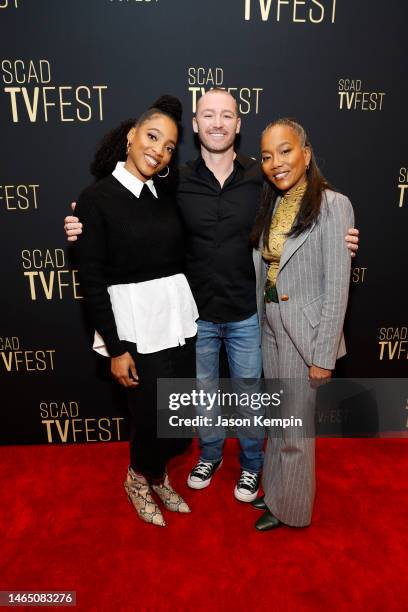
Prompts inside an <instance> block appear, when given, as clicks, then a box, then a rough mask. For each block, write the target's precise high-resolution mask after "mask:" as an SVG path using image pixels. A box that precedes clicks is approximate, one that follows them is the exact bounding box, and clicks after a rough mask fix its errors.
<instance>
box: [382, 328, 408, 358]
mask: <svg viewBox="0 0 408 612" xmlns="http://www.w3.org/2000/svg"><path fill="white" fill-rule="evenodd" d="M378 345H379V348H380V353H379V359H380V361H393V360H401V359H408V327H405V326H402V327H380V331H379V334H378Z"/></svg>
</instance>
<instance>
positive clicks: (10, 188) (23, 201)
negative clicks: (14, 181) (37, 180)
mask: <svg viewBox="0 0 408 612" xmlns="http://www.w3.org/2000/svg"><path fill="white" fill-rule="evenodd" d="M39 189H40V185H38V184H36V185H34V184H33V185H0V205H2V206H1V208H2V209H3V210H5V211H10V212H12V211H18V212H21V211H22V212H25V211H32V210H38V204H39Z"/></svg>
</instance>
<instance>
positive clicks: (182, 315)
mask: <svg viewBox="0 0 408 612" xmlns="http://www.w3.org/2000/svg"><path fill="white" fill-rule="evenodd" d="M112 175H113V176H114V177H115V178H116V179H117V180H118V181H119V182H120V183H121V184H122V185H123V186H124V187H126V189H128V190H129V191H130V192H131V193H133V195H134V196H135V197H136V198H139V196H140V193H141V191H142V188H143V185H147V187H148V188H149V189H150V191H151V192H152V193H153V195H154V196H155V197H156V198H157V192H156V189H155V186H154V183H153V181H152V180H151V179H150V180H148V181H146V183H143V181H141V180H140V179H138V178H137V177H136V176H134V175H133V174H131V173H130V172H128V170H126V169H125V167H124V162H118V163H117V164H116V168H115V170H114V171H113V172H112ZM135 205H136V206H137V202H136V201H135ZM108 293H109V295H110V299H111V304H112V310H113V314H114V317H115V322H116V327H117V330H118V336H119V338H120V340H127V341H128V342H134V343H135V344H136V345H137V350H138V352H139V353H155V352H157V351H162V350H164V349H167V348H172V347H175V346H179V345H183V344H185V343H186V338H192V337H193V336H195V335H196V333H197V324H196V322H195V321H196V319H198V310H197V306H196V303H195V301H194V298H193V294H192V293H191V289H190V286H189V284H188V282H187V279H186V277H185V276H184V274H174V275H173V276H166V277H164V278H155V279H153V280H150V281H145V282H142V283H128V284H124V285H111V286H110V287H108ZM93 348H94V350H95V351H96V352H98V353H100V354H101V355H104V356H106V357H109V353H108V351H107V349H106V346H105V343H104V341H103V338H102V337H101V336H100V334H99V333H98V332H97V331H95V337H94V343H93Z"/></svg>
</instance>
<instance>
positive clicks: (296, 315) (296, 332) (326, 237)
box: [254, 190, 354, 370]
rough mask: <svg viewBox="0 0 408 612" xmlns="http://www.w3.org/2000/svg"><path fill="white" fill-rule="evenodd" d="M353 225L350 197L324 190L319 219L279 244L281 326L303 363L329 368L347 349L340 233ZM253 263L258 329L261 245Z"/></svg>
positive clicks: (345, 265) (344, 253) (345, 259)
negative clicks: (283, 243) (305, 229)
mask: <svg viewBox="0 0 408 612" xmlns="http://www.w3.org/2000/svg"><path fill="white" fill-rule="evenodd" d="M275 207H276V204H275ZM353 226H354V213H353V208H352V206H351V203H350V201H349V199H348V198H347V197H346V196H344V195H342V194H340V193H336V192H334V191H331V190H326V191H325V192H324V194H323V201H322V207H321V212H320V216H319V219H318V220H317V222H316V223H315V224H314V225H313V226H312V227H311V228H310V229H309V230H307V231H306V232H303V234H301V235H300V236H297V237H295V238H292V237H290V238H288V239H287V240H286V242H285V245H284V248H283V252H282V257H281V261H280V265H279V270H278V276H277V279H276V287H277V291H278V295H279V297H280V296H281V295H283V294H286V295H287V296H288V299H287V301H282V300H281V299H279V308H280V312H281V317H282V322H283V325H284V327H285V329H286V331H287V333H288V334H289V336H290V338H291V340H292V341H293V342H294V344H295V345H296V347H297V349H298V350H299V352H300V354H301V355H302V357H303V359H304V360H305V362H306V363H307V365H311V364H314V365H317V366H319V367H321V368H326V369H328V370H333V369H334V366H335V363H336V359H338V358H339V357H342V356H343V355H345V353H346V346H345V343H344V335H343V321H344V316H345V313H346V308H347V300H348V291H349V284H350V265H351V258H350V254H349V252H348V249H347V246H346V243H345V240H344V237H345V235H346V234H347V231H348V229H349V228H350V227H353ZM261 240H262V239H261ZM254 264H255V272H256V293H257V304H258V316H259V321H260V326H261V329H262V323H263V318H264V313H265V304H264V299H263V296H264V286H265V280H266V269H267V266H266V264H265V262H264V260H263V259H262V255H261V250H260V249H254Z"/></svg>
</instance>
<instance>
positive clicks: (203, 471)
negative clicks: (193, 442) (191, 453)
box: [193, 462, 213, 476]
mask: <svg viewBox="0 0 408 612" xmlns="http://www.w3.org/2000/svg"><path fill="white" fill-rule="evenodd" d="M212 466H213V464H212V463H204V462H201V463H199V464H198V465H197V467H195V468H194V470H193V475H194V476H208V474H209V473H210V472H211V469H212Z"/></svg>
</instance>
